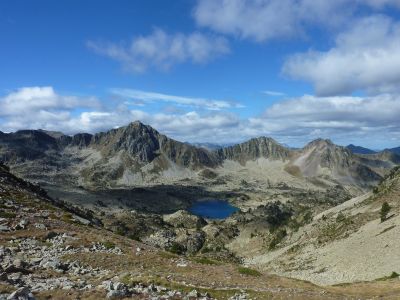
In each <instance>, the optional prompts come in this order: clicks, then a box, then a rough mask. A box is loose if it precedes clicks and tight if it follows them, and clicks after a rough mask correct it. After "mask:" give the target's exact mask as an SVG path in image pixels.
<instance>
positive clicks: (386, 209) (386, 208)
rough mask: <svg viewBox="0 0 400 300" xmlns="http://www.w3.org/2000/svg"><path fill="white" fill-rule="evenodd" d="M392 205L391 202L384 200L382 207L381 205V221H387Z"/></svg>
mask: <svg viewBox="0 0 400 300" xmlns="http://www.w3.org/2000/svg"><path fill="white" fill-rule="evenodd" d="M390 209H391V207H390V205H389V203H387V202H386V201H385V202H383V204H382V207H381V222H383V221H385V220H386V218H387V214H388V213H389V211H390Z"/></svg>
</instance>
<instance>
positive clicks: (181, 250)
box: [168, 243, 185, 254]
mask: <svg viewBox="0 0 400 300" xmlns="http://www.w3.org/2000/svg"><path fill="white" fill-rule="evenodd" d="M168 251H169V252H172V253H174V254H183V253H184V252H185V248H184V247H183V246H182V245H181V244H178V243H173V244H172V246H171V247H170V248H169V249H168Z"/></svg>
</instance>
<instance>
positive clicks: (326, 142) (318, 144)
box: [303, 138, 338, 149]
mask: <svg viewBox="0 0 400 300" xmlns="http://www.w3.org/2000/svg"><path fill="white" fill-rule="evenodd" d="M327 147H338V146H337V145H335V144H334V143H333V142H332V141H331V140H330V139H323V138H318V139H316V140H313V141H311V142H310V143H308V144H307V145H306V146H305V147H304V148H303V149H310V148H319V149H322V148H327Z"/></svg>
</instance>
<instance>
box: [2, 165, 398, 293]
mask: <svg viewBox="0 0 400 300" xmlns="http://www.w3.org/2000/svg"><path fill="white" fill-rule="evenodd" d="M378 193H381V191H379V192H378ZM0 205H1V219H0V222H1V225H0V226H1V227H0V229H1V233H0V258H1V260H0V299H99V298H100V299H102V298H110V299H111V298H118V299H122V298H133V299H232V300H233V299H275V298H276V299H289V298H290V299H343V298H344V297H349V298H357V299H362V298H370V297H376V296H380V297H386V298H387V299H396V295H398V294H397V293H398V292H399V291H400V284H399V282H398V280H397V279H387V280H384V281H377V282H371V283H359V284H353V285H347V286H343V287H340V286H337V287H324V288H322V287H318V286H315V285H312V284H309V283H307V282H304V281H297V280H291V279H287V278H284V277H279V276H275V275H268V274H267V273H264V272H263V271H256V270H255V269H250V268H247V267H243V266H241V265H240V264H238V263H237V262H234V261H233V260H230V261H229V260H228V259H227V258H221V259H217V258H215V257H212V256H207V253H208V252H206V251H205V253H204V254H200V253H198V254H189V253H188V251H185V253H186V254H184V255H183V254H180V252H179V251H176V250H177V249H175V248H172V249H170V251H169V252H165V251H163V250H161V249H160V248H159V245H156V246H154V245H152V243H151V242H150V241H144V242H139V241H136V240H133V239H131V238H129V237H126V236H124V235H121V234H115V233H112V232H111V231H109V230H107V229H106V227H105V225H103V222H101V221H100V220H97V219H96V218H94V217H93V215H92V214H91V213H90V212H88V211H83V210H79V211H78V210H76V208H74V207H70V206H68V205H66V204H64V203H61V202H58V201H55V200H53V199H51V198H50V197H48V196H47V194H46V192H45V191H44V190H42V189H41V188H40V187H38V186H36V185H32V184H30V183H28V182H26V181H24V180H21V179H19V178H18V177H15V176H14V175H12V174H11V173H10V172H9V170H8V168H7V167H5V166H4V165H0ZM278 206H279V205H278ZM278 206H274V205H273V206H268V207H265V208H260V210H259V211H257V212H255V213H254V215H258V216H259V217H263V216H264V215H265V214H266V215H270V216H277V217H278V218H275V219H274V218H273V217H271V219H269V220H267V221H268V222H269V223H271V224H275V222H278V223H279V222H280V220H285V219H287V218H290V217H291V216H292V212H290V210H288V209H287V208H285V207H283V206H282V207H278ZM160 222H165V224H168V226H170V228H178V229H182V230H188V231H189V232H190V231H191V230H193V231H198V230H199V229H202V230H201V232H204V233H205V234H206V235H209V236H211V235H215V234H216V232H220V234H219V235H221V236H224V235H225V238H226V239H230V237H229V235H228V233H229V232H226V230H227V229H226V224H225V225H224V224H222V223H221V224H219V225H218V224H210V223H208V224H207V222H206V220H203V219H201V218H198V217H196V216H193V215H190V214H188V213H187V212H185V211H178V212H176V213H174V214H170V215H165V216H163V218H162V220H160ZM231 222H233V221H231ZM233 223H234V222H233ZM276 225H278V224H276ZM216 227H220V228H219V229H220V231H218V230H216ZM223 232H225V233H223ZM150 236H151V235H150ZM221 238H222V237H221ZM153 240H157V239H156V238H154V235H153ZM185 243H186V245H189V244H190V243H189V242H187V241H186V242H185ZM187 250H188V249H187ZM189 252H190V251H189ZM194 252H195V251H194Z"/></svg>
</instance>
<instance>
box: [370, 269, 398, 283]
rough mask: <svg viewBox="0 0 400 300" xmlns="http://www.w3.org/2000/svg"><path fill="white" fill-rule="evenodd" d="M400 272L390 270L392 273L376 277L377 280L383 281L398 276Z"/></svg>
mask: <svg viewBox="0 0 400 300" xmlns="http://www.w3.org/2000/svg"><path fill="white" fill-rule="evenodd" d="M399 276H400V274H398V273H397V272H394V271H393V272H392V274H390V275H389V276H385V277H382V278H378V279H376V280H377V281H384V280H389V279H395V278H399Z"/></svg>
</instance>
